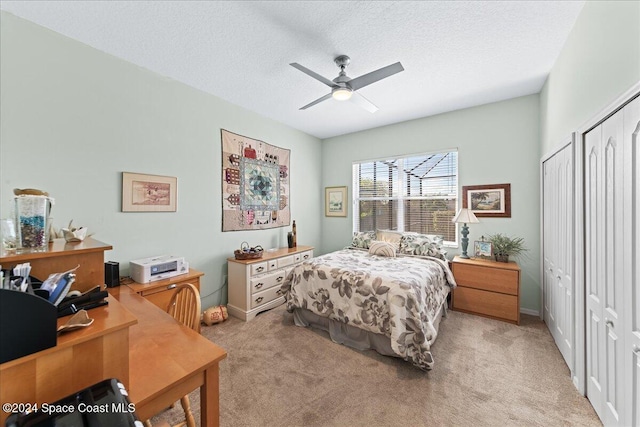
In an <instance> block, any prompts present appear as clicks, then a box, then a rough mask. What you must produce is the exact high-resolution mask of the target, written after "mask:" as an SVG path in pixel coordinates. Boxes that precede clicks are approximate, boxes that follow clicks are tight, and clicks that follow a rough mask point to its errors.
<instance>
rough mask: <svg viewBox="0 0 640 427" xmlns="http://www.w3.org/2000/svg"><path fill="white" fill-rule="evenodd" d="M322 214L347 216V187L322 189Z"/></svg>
mask: <svg viewBox="0 0 640 427" xmlns="http://www.w3.org/2000/svg"><path fill="white" fill-rule="evenodd" d="M324 216H347V187H326V188H325V189H324Z"/></svg>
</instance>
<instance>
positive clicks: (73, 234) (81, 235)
mask: <svg viewBox="0 0 640 427" xmlns="http://www.w3.org/2000/svg"><path fill="white" fill-rule="evenodd" d="M72 223H73V220H71V221H69V227H67V228H63V229H62V235H63V236H64V240H66V241H67V242H82V241H83V240H84V239H85V237H87V231H88V228H86V227H80V228H75V227H72V226H71V224H72Z"/></svg>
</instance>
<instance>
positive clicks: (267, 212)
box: [221, 129, 291, 231]
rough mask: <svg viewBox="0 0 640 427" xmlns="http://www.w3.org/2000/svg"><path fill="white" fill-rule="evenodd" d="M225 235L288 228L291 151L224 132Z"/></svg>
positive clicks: (223, 215) (223, 203)
mask: <svg viewBox="0 0 640 427" xmlns="http://www.w3.org/2000/svg"><path fill="white" fill-rule="evenodd" d="M221 136H222V231H238V230H261V229H265V228H275V227H284V226H288V225H289V220H290V217H291V214H290V211H289V156H290V150H287V149H284V148H280V147H276V146H275V145H271V144H267V143H266V142H263V141H259V140H257V139H252V138H248V137H246V136H242V135H238V134H235V133H232V132H229V131H227V130H224V129H222V130H221Z"/></svg>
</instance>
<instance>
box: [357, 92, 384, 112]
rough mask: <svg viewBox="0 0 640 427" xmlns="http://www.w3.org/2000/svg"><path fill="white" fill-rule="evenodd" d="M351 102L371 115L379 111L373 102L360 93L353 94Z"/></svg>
mask: <svg viewBox="0 0 640 427" xmlns="http://www.w3.org/2000/svg"><path fill="white" fill-rule="evenodd" d="M351 100H352V101H353V102H354V103H356V104H358V105H359V106H361V107H362V108H364V109H365V110H367V111H368V112H370V113H375V112H376V111H378V107H376V106H375V105H374V104H373V103H372V102H371V101H369V100H368V99H367V98H365V97H364V96H362V95H360V94H359V93H358V92H353V94H352V95H351Z"/></svg>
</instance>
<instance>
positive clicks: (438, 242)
mask: <svg viewBox="0 0 640 427" xmlns="http://www.w3.org/2000/svg"><path fill="white" fill-rule="evenodd" d="M442 242H443V239H442V237H440V236H435V235H427V234H417V235H404V236H402V239H401V240H400V245H399V249H398V252H399V253H401V254H405V255H423V256H431V257H435V258H440V259H442V260H446V257H445V254H446V252H444V251H442V249H441V247H442Z"/></svg>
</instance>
